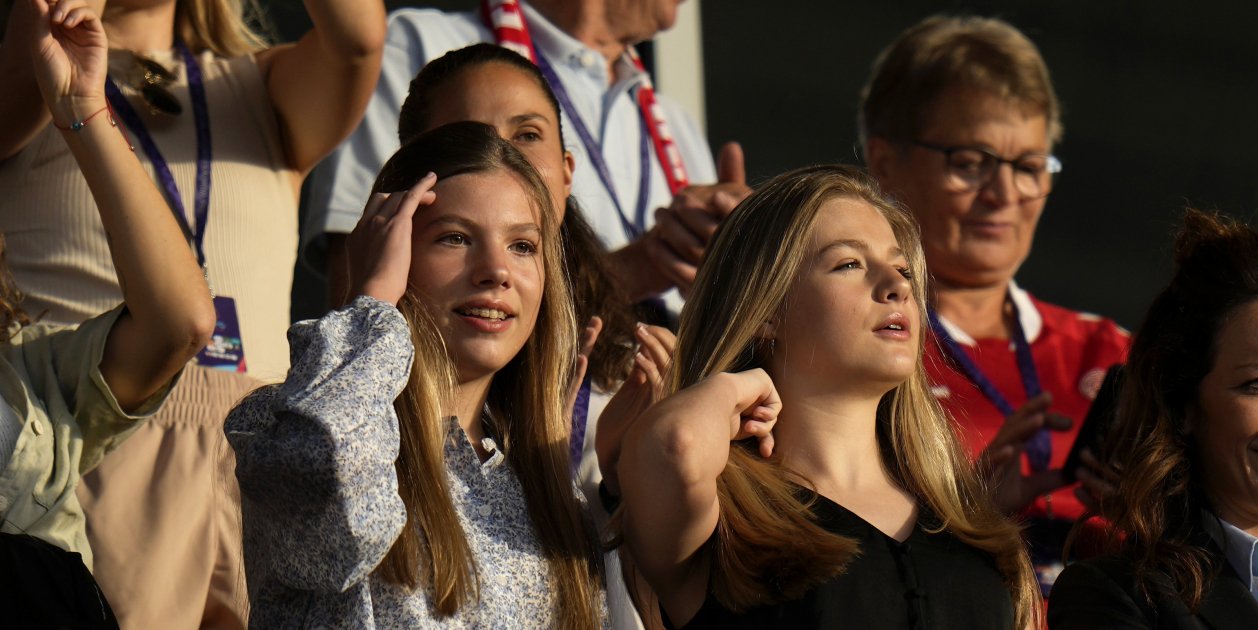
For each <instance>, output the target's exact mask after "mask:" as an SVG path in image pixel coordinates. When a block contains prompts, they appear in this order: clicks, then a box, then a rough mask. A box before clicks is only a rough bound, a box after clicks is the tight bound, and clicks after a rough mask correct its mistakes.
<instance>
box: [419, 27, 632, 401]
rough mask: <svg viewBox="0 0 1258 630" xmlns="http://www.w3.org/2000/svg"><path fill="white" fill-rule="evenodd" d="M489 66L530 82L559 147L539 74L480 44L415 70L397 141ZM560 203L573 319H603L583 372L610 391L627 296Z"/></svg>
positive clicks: (625, 343)
mask: <svg viewBox="0 0 1258 630" xmlns="http://www.w3.org/2000/svg"><path fill="white" fill-rule="evenodd" d="M491 63H496V64H500V65H503V66H506V67H508V68H511V69H513V70H515V71H517V72H520V73H522V74H523V75H524V76H526V77H528V78H529V79H530V80H531V81H532V83H533V85H535V86H536V87H537V89H538V90H539V91H540V92H541V93H542V95H543V96H545V97H546V102H547V103H548V104H549V105H550V110H551V112H550V113H551V114H552V115H553V116H554V120H555V123H556V129H557V130H558V131H559V144H560V146H564V143H563V125H562V122H561V120H560V118H561V116H560V113H559V100H558V99H556V98H555V93H554V92H553V91H552V90H551V89H550V85H549V84H547V83H546V78H545V77H543V76H542V73H541V71H540V70H538V69H537V66H536V65H535V64H534V63H533V62H531V61H529V60H528V59H525V58H524V57H521V56H520V55H519V54H518V53H515V52H513V51H511V50H508V49H506V48H503V47H501V46H495V45H494V44H484V43H481V44H473V45H471V46H468V47H466V48H460V49H458V50H452V51H450V52H448V53H446V54H444V55H442V56H440V57H438V58H436V59H433V60H432V61H430V62H428V64H427V65H425V66H424V68H423V69H422V70H420V71H419V74H418V75H416V76H415V78H414V79H413V80H411V84H410V89H409V90H408V91H407V94H406V101H405V102H403V103H402V111H401V113H400V114H399V116H398V139H399V140H400V141H402V142H403V143H405V142H406V141H407V140H410V139H411V138H413V137H415V136H416V135H418V134H419V133H420V132H423V131H425V130H427V129H428V128H429V127H431V126H432V108H433V105H434V104H436V103H438V102H440V101H441V96H442V95H443V94H445V90H446V89H447V88H448V86H449V85H450V84H451V83H453V82H454V80H455V79H457V78H458V77H461V76H463V75H464V74H465V73H467V72H470V71H473V70H476V69H478V68H481V67H483V66H485V65H486V64H491ZM566 203H567V208H566V211H565V212H564V217H563V223H562V224H561V225H560V237H561V238H562V239H563V246H564V254H565V258H566V260H567V263H568V279H569V283H570V287H571V293H572V299H573V304H574V306H575V308H576V313H577V318H576V321H577V323H578V324H579V325H581V326H584V325H585V324H586V322H588V321H589V320H590V318H591V317H594V316H595V315H597V316H598V317H600V318H602V320H603V330H602V332H601V333H600V334H599V336H598V343H597V344H596V345H595V346H594V351H593V352H592V353H591V354H590V364H589V370H588V372H587V373H588V374H589V376H590V380H591V381H592V382H593V383H594V384H595V385H597V386H599V387H600V388H602V389H603V390H605V391H613V390H615V389H616V388H617V387H618V386H619V385H620V382H621V381H623V380H624V379H625V377H626V376H628V374H629V368H630V367H632V365H633V353H634V351H635V347H636V345H637V341H636V340H635V339H634V336H633V335H634V328H635V326H636V318H635V317H634V312H633V307H632V306H631V305H630V303H629V298H628V296H626V295H625V294H624V291H623V290H622V289H621V286H620V281H619V280H618V279H617V278H616V276H615V274H614V273H612V267H611V260H610V259H609V258H608V255H607V248H606V247H605V246H604V245H603V242H602V241H601V240H599V237H598V233H597V232H595V231H594V228H593V227H592V226H590V223H589V221H587V220H586V218H585V213H584V212H583V211H582V210H581V208H580V207H579V206H578V204H577V203H576V200H575V199H573V197H572V196H571V195H569V196H568V199H567V201H566Z"/></svg>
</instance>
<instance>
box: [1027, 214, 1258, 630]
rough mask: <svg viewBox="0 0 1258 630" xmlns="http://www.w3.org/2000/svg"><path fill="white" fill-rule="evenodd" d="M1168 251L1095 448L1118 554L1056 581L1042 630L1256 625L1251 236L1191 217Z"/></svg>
mask: <svg viewBox="0 0 1258 630" xmlns="http://www.w3.org/2000/svg"><path fill="white" fill-rule="evenodd" d="M1175 250H1176V263H1177V271H1176V273H1175V277H1174V278H1173V279H1172V280H1171V284H1170V286H1168V287H1167V288H1166V289H1165V290H1163V291H1162V293H1161V294H1160V295H1158V297H1157V299H1155V300H1154V302H1153V306H1152V307H1150V309H1149V312H1148V314H1147V315H1146V316H1145V320H1144V323H1143V325H1141V327H1140V329H1139V331H1138V332H1137V334H1136V337H1135V339H1134V341H1133V343H1132V348H1131V360H1130V361H1129V362H1128V364H1127V367H1126V376H1125V380H1124V383H1123V392H1122V394H1121V396H1122V397H1121V400H1120V403H1119V411H1118V420H1117V423H1116V425H1115V427H1114V429H1113V430H1112V433H1111V434H1110V435H1109V439H1108V440H1107V442H1106V443H1107V445H1108V446H1107V447H1106V450H1107V451H1108V453H1107V455H1106V459H1107V461H1109V462H1110V463H1111V464H1112V465H1113V466H1114V467H1115V468H1116V469H1117V470H1118V471H1119V473H1120V475H1121V477H1120V479H1121V480H1120V481H1119V486H1118V492H1117V494H1116V495H1114V496H1113V497H1111V498H1109V499H1107V500H1106V501H1105V503H1103V509H1104V510H1105V514H1106V516H1108V517H1110V518H1111V519H1112V522H1113V525H1112V526H1113V528H1114V531H1115V532H1116V534H1120V535H1116V536H1115V538H1116V539H1117V542H1116V546H1117V547H1118V549H1117V553H1116V554H1114V555H1111V556H1102V557H1099V558H1095V559H1092V560H1088V561H1084V562H1078V563H1075V564H1072V565H1070V566H1069V567H1067V568H1066V570H1065V571H1064V572H1063V573H1062V574H1061V576H1060V577H1059V578H1058V580H1057V585H1056V586H1055V587H1054V589H1053V597H1052V599H1051V600H1050V604H1049V610H1048V617H1049V626H1050V627H1051V628H1053V629H1054V630H1074V629H1083V628H1168V629H1170V628H1185V629H1186V628H1215V629H1218V630H1226V629H1233V628H1234V629H1236V630H1240V629H1242V628H1245V629H1250V628H1258V601H1256V598H1258V580H1255V575H1258V333H1256V332H1255V331H1258V231H1255V230H1254V229H1252V228H1250V227H1247V226H1245V225H1243V224H1240V223H1237V222H1235V221H1232V220H1228V219H1224V218H1222V217H1218V216H1214V215H1210V214H1206V213H1202V212H1197V211H1193V210H1190V211H1188V213H1187V214H1186V215H1185V217H1184V226H1183V229H1182V230H1181V231H1180V233H1179V236H1178V237H1177V239H1176V247H1175Z"/></svg>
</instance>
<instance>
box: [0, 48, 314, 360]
mask: <svg viewBox="0 0 1258 630" xmlns="http://www.w3.org/2000/svg"><path fill="white" fill-rule="evenodd" d="M148 56H149V57H150V58H152V59H154V60H156V61H158V62H159V63H161V64H162V65H164V66H166V67H167V68H171V69H173V70H174V74H175V75H176V79H175V81H174V83H173V84H172V85H171V86H170V90H171V92H172V93H173V94H174V95H175V97H176V98H177V99H178V100H179V102H180V104H181V105H182V106H183V113H182V114H180V115H178V116H173V117H172V116H166V115H163V114H156V115H154V114H151V113H150V112H149V110H148V107H147V106H146V105H145V104H144V102H143V101H142V100H141V99H140V97H139V96H138V95H137V93H136V91H135V90H134V89H132V88H131V87H130V86H128V85H126V80H125V78H124V77H126V76H127V73H128V72H131V69H132V68H133V67H134V63H135V62H134V59H133V57H132V56H131V54H130V53H128V52H125V51H111V53H110V72H111V74H112V75H113V76H115V77H118V78H119V80H118V86H119V88H121V89H122V91H123V93H124V94H126V95H127V97H128V99H129V100H130V101H131V103H132V104H133V106H134V108H135V110H136V111H137V112H138V113H139V115H140V118H141V119H142V120H143V121H144V123H145V126H146V127H147V128H148V130H149V132H150V133H151V134H152V135H153V138H154V141H155V142H156V143H157V145H158V147H159V148H160V149H161V151H162V155H163V156H164V157H165V158H166V161H167V162H168V163H169V164H170V170H171V172H172V173H173V174H174V177H175V181H176V183H177V185H178V187H179V193H180V195H181V196H182V197H183V204H184V210H185V213H186V215H187V216H186V220H187V221H188V225H190V226H195V225H196V222H195V219H194V217H193V213H194V212H195V209H194V205H193V204H194V197H195V195H196V188H195V185H196V184H195V180H196V151H197V142H196V124H195V117H194V116H193V113H192V104H191V101H190V99H189V97H188V85H187V75H186V74H185V72H184V67H183V63H182V62H181V61H179V60H178V55H177V54H175V53H174V52H173V51H170V52H158V53H154V54H149V55H148ZM198 61H199V62H200V64H201V72H202V75H203V76H204V80H205V91H206V99H207V101H208V107H209V114H210V115H209V119H210V133H211V145H212V148H213V165H212V167H211V188H210V207H209V222H208V225H207V227H206V231H205V255H206V259H207V262H208V267H209V280H210V285H211V289H212V290H213V291H214V292H215V294H217V295H224V296H228V297H231V298H233V299H235V301H236V308H237V310H238V313H239V318H240V326H241V338H242V343H243V345H244V351H245V362H246V366H247V368H248V370H249V374H250V375H251V376H253V377H255V378H258V379H261V380H265V381H276V380H280V379H282V378H283V377H284V374H285V373H286V372H287V370H288V341H287V338H286V336H285V333H286V330H287V328H288V324H289V293H290V291H291V289H292V281H293V264H294V262H295V261H296V257H297V238H298V228H297V198H296V189H295V188H294V179H293V174H292V172H291V171H290V170H288V166H287V160H286V158H285V156H284V150H283V147H282V145H281V143H280V135H279V121H278V119H277V118H276V115H275V112H274V110H273V109H272V107H271V102H270V98H269V96H268V94H267V90H266V85H265V83H264V80H263V77H262V74H261V72H260V71H259V69H258V66H257V64H256V61H255V59H254V58H253V57H252V56H245V57H236V58H233V59H222V58H218V57H215V56H214V55H213V54H212V53H209V52H206V53H202V54H201V55H199V56H198ZM104 120H105V119H104V117H103V116H102V117H98V118H96V119H94V120H93V121H92V122H93V123H94V124H100V122H101V121H104ZM119 127H120V128H122V123H121V122H119ZM129 137H130V139H131V144H132V145H133V146H134V147H135V152H136V156H137V157H138V158H139V159H140V161H141V162H143V163H144V165H145V168H146V169H147V170H148V171H149V174H150V176H153V168H152V165H151V163H150V162H149V159H148V156H147V155H145V153H144V151H143V149H142V148H141V147H140V144H139V142H136V141H135V139H134V136H129ZM121 141H122V140H121V139H119V142H121ZM154 181H157V180H156V178H155V177H154ZM0 232H3V233H4V235H5V239H6V241H7V250H8V251H7V258H8V263H9V266H10V267H11V268H12V270H13V275H14V276H15V278H16V280H17V283H18V286H19V287H20V288H21V290H22V291H23V292H24V293H25V294H26V301H24V302H23V303H22V306H23V308H24V309H25V310H26V311H27V312H28V313H30V314H31V315H33V316H34V315H38V314H40V313H46V314H45V315H44V321H52V322H59V323H78V322H81V321H83V320H85V319H87V318H88V317H91V316H93V315H96V314H98V313H102V312H104V311H106V310H108V309H110V308H113V307H114V306H116V305H117V304H118V303H120V302H121V301H122V294H121V292H120V291H119V288H118V280H117V277H116V276H115V274H114V266H113V262H112V260H111V259H110V257H109V247H108V245H107V243H106V242H105V232H104V229H103V228H102V227H101V223H100V217H99V216H98V215H97V212H96V205H95V202H94V201H93V200H92V195H91V192H90V191H89V190H88V188H87V182H86V181H85V180H84V179H83V177H82V175H81V174H80V172H79V169H78V166H77V164H76V163H75V161H74V157H73V156H72V155H71V154H70V151H69V149H68V148H67V147H66V144H65V142H64V141H63V140H62V139H61V136H60V133H59V132H58V131H57V130H56V129H55V128H54V127H53V126H52V125H48V126H47V127H46V128H45V129H44V130H43V131H42V132H41V133H40V134H39V136H37V137H36V138H35V139H34V140H33V141H32V142H31V143H30V144H29V145H28V146H27V147H26V148H25V149H23V150H22V152H20V153H18V154H17V155H15V156H13V157H12V158H9V159H8V160H5V161H0ZM154 263H155V264H160V261H154Z"/></svg>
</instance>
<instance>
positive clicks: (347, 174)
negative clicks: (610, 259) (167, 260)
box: [302, 3, 716, 310]
mask: <svg viewBox="0 0 1258 630" xmlns="http://www.w3.org/2000/svg"><path fill="white" fill-rule="evenodd" d="M521 6H522V7H523V9H524V13H525V17H526V19H527V20H528V24H529V29H530V33H531V35H532V37H533V43H534V45H535V47H536V48H537V50H538V52H539V53H540V54H541V55H543V56H545V58H546V59H547V60H549V61H550V63H551V66H552V67H553V68H554V69H555V73H556V74H557V75H558V76H559V79H560V80H561V81H562V82H563V84H564V87H565V88H566V90H567V92H568V94H569V96H570V97H571V99H572V101H573V106H574V107H575V108H576V109H577V111H578V112H579V115H580V117H581V118H582V120H583V121H585V123H586V126H587V127H588V128H589V130H590V132H591V133H592V134H593V135H594V136H595V138H596V139H597V140H599V141H600V142H601V143H602V153H603V156H604V159H605V161H606V163H607V166H608V169H609V170H610V172H611V176H612V179H613V186H614V187H615V188H616V193H617V197H618V198H619V200H620V206H621V207H622V208H623V209H624V212H625V213H627V214H629V215H632V214H633V213H634V210H635V209H636V208H637V200H638V191H639V184H640V179H639V177H640V174H641V170H642V169H641V154H640V146H641V140H642V136H643V129H642V122H641V115H640V113H639V109H638V105H637V102H636V100H635V99H634V94H636V91H635V89H634V88H636V87H637V86H638V85H640V84H641V83H642V81H643V80H644V78H645V75H644V74H643V73H640V72H639V71H638V70H637V69H636V68H634V67H633V66H632V65H631V64H629V63H627V62H625V61H624V60H623V59H622V60H620V61H618V62H617V63H616V66H615V72H616V77H617V80H616V81H615V82H614V83H612V82H609V80H608V76H607V66H606V64H605V63H604V61H603V57H602V56H601V55H600V54H599V53H598V51H596V50H594V49H592V48H589V47H588V46H585V45H584V44H582V43H581V42H579V41H577V40H576V39H574V38H572V37H571V36H569V35H567V34H566V33H564V32H563V31H561V30H559V29H558V28H557V27H556V26H554V25H553V24H551V23H550V22H549V21H547V20H546V18H544V17H542V15H541V14H540V13H538V12H537V11H536V10H534V9H533V8H532V7H531V6H529V5H528V4H525V3H521ZM478 42H493V33H491V32H490V30H489V29H488V28H487V27H485V25H484V24H483V23H482V22H481V18H480V13H479V12H469V13H443V12H440V11H436V10H432V9H401V10H398V11H395V12H393V13H392V14H390V16H389V29H388V40H387V43H386V46H385V52H384V62H383V70H382V72H381V75H380V81H379V83H378V84H377V86H376V92H375V95H374V96H373V97H372V100H371V102H370V104H369V105H368V106H367V112H366V114H365V116H364V119H363V122H362V123H361V124H360V125H359V126H358V128H357V129H356V130H355V131H354V133H353V135H351V136H350V138H349V139H348V140H347V141H346V142H345V144H343V145H342V146H341V147H340V148H338V149H337V150H336V152H334V153H333V154H332V155H331V156H329V157H328V159H326V160H324V162H323V163H322V164H321V165H320V166H319V167H318V168H317V169H316V170H315V173H314V175H313V177H312V178H311V181H312V184H311V189H310V197H309V200H310V203H309V216H308V217H307V218H306V221H305V224H304V227H303V234H302V244H303V245H302V246H303V252H304V254H303V255H304V256H305V260H306V261H307V263H309V264H310V265H311V266H313V267H314V268H315V270H317V271H319V272H322V271H323V267H324V263H325V255H326V251H325V249H326V242H325V240H324V239H323V238H322V236H323V235H324V234H326V233H348V232H350V231H351V230H353V228H354V225H355V224H356V223H357V222H358V218H359V217H360V216H361V215H362V208H363V204H364V203H365V202H366V200H367V197H368V195H369V193H370V190H371V185H372V183H373V182H374V181H375V178H376V174H377V173H378V172H379V170H380V167H381V166H383V165H384V162H385V161H386V160H387V159H388V158H389V156H391V155H392V154H393V153H394V152H395V151H396V150H397V148H398V146H399V142H398V137H397V121H398V113H399V111H400V110H401V107H402V103H403V102H404V101H405V100H406V95H407V90H408V88H409V87H410V82H411V80H412V79H413V78H414V77H415V75H416V74H418V73H419V71H420V69H422V68H423V67H424V65H425V64H426V63H427V62H428V61H430V60H432V59H435V58H437V57H440V56H441V55H443V54H445V53H447V52H449V51H451V50H456V49H459V48H462V47H465V46H468V45H471V44H474V43H478ZM609 85H610V87H608V86H609ZM657 97H658V99H659V104H660V106H661V107H662V108H663V110H664V116H665V118H666V119H667V120H668V122H669V128H670V130H671V131H672V133H673V135H674V136H675V138H676V142H677V147H678V149H679V150H680V152H681V155H682V161H683V163H684V164H685V166H686V169H687V172H688V175H689V177H690V181H691V182H693V183H711V182H714V181H716V167H715V165H714V164H713V161H712V152H711V149H710V148H709V147H708V143H707V140H706V138H705V137H704V135H703V133H702V132H701V131H700V129H699V127H698V125H697V124H696V123H695V121H694V119H693V118H691V116H689V115H688V114H686V112H685V111H684V110H683V109H682V108H681V107H680V106H679V105H677V104H676V103H675V102H674V101H672V100H671V99H668V98H667V97H666V96H665V95H657ZM563 133H564V142H565V145H566V148H567V149H568V150H570V151H571V152H572V154H573V156H574V157H575V158H576V172H575V173H574V176H573V186H572V194H573V196H574V197H575V198H576V200H577V202H578V203H579V204H580V205H581V208H582V210H583V211H584V213H585V216H586V218H587V219H588V220H589V222H590V224H591V225H592V226H593V227H594V230H595V231H596V232H597V233H598V235H599V237H600V238H601V239H602V240H603V244H604V245H606V246H607V248H608V249H609V250H616V249H619V248H620V247H623V246H624V245H626V244H628V243H629V240H630V239H629V237H628V235H627V234H626V233H625V230H624V228H623V226H622V224H621V219H620V216H619V212H618V211H617V209H616V204H614V203H613V202H612V198H611V196H610V195H609V194H608V192H607V189H606V188H605V187H604V186H603V184H602V181H601V180H600V179H599V176H598V173H597V171H596V170H595V168H594V166H593V164H592V162H591V160H590V158H589V155H588V154H587V152H586V148H585V146H584V144H583V143H582V142H581V139H580V137H579V136H578V135H577V132H576V129H575V127H573V124H572V121H571V120H570V119H569V114H568V112H566V111H565V112H564V113H563ZM649 144H650V141H649V138H648V145H649ZM647 162H648V164H649V168H650V190H649V196H648V199H649V202H648V204H647V206H646V208H647V211H646V227H647V228H649V227H650V226H652V225H654V217H653V212H654V210H655V208H658V207H662V206H667V205H668V204H669V203H670V202H671V200H672V193H671V191H670V190H669V188H668V180H667V179H666V178H665V177H664V172H663V169H662V168H661V167H660V163H659V159H658V158H657V157H656V155H655V152H654V148H653V147H652V148H651V154H650V159H649V160H648V161H647ZM670 293H672V294H673V297H671V298H670V299H669V300H668V301H669V303H670V306H671V307H672V309H673V310H676V309H677V308H679V307H680V301H679V300H677V299H676V297H675V293H676V292H675V291H672V292H670Z"/></svg>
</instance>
